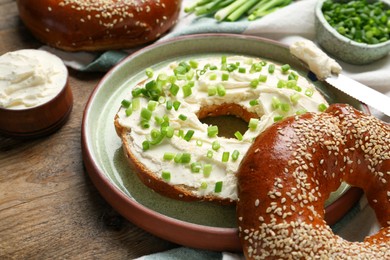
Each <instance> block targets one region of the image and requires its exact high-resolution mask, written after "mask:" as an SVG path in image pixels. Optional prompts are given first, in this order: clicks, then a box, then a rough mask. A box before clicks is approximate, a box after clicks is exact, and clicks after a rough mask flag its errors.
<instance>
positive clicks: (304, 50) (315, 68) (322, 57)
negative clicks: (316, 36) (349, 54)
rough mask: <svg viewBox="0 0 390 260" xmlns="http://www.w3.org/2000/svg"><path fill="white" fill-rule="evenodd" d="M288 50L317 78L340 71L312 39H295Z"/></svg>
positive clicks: (336, 64) (339, 67)
mask: <svg viewBox="0 0 390 260" xmlns="http://www.w3.org/2000/svg"><path fill="white" fill-rule="evenodd" d="M290 52H291V54H293V55H294V56H296V57H297V58H299V59H301V60H302V61H304V62H306V64H307V65H308V66H309V68H310V70H311V71H312V72H313V73H314V74H316V76H317V78H319V79H325V78H327V77H329V76H330V75H332V74H336V75H337V74H339V73H340V72H341V66H340V65H339V64H338V63H337V62H336V61H335V60H334V59H332V58H330V57H329V56H328V55H326V53H325V52H323V51H322V50H321V49H320V48H318V47H317V46H316V45H315V44H314V43H313V42H312V41H309V40H301V41H297V42H295V43H293V44H292V45H291V46H290Z"/></svg>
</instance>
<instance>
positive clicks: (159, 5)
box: [16, 0, 181, 51]
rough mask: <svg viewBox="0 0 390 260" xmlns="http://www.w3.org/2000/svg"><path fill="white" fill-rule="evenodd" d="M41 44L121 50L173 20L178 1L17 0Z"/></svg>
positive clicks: (157, 34) (155, 33)
mask: <svg viewBox="0 0 390 260" xmlns="http://www.w3.org/2000/svg"><path fill="white" fill-rule="evenodd" d="M16 2H17V6H18V9H19V16H20V18H21V19H22V21H23V22H24V24H25V25H26V27H27V28H28V29H29V30H30V31H31V32H32V34H33V35H34V36H35V37H36V38H37V39H39V40H40V41H42V42H43V43H45V44H47V45H50V46H52V47H55V48H58V49H62V50H66V51H82V50H83V51H100V50H109V49H124V48H130V47H134V46H138V45H141V44H144V43H147V42H151V41H153V40H155V39H157V38H159V37H160V36H161V35H162V34H163V33H165V32H166V31H168V30H169V29H170V28H171V27H172V26H173V25H174V24H175V23H176V21H177V18H178V15H179V11H180V5H181V1H180V0H172V1H171V0H96V1H94V0H83V1H81V0H17V1H16Z"/></svg>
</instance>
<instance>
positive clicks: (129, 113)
mask: <svg viewBox="0 0 390 260" xmlns="http://www.w3.org/2000/svg"><path fill="white" fill-rule="evenodd" d="M125 113H126V116H131V114H133V108H132V107H128V108H126V110H125Z"/></svg>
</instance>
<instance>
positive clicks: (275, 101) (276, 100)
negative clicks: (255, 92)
mask: <svg viewBox="0 0 390 260" xmlns="http://www.w3.org/2000/svg"><path fill="white" fill-rule="evenodd" d="M281 103H282V102H281V101H280V100H279V98H277V97H276V96H273V97H272V99H271V104H272V108H273V109H278V108H279V107H280V104H281Z"/></svg>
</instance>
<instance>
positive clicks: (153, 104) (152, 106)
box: [148, 100, 158, 111]
mask: <svg viewBox="0 0 390 260" xmlns="http://www.w3.org/2000/svg"><path fill="white" fill-rule="evenodd" d="M157 104H158V102H157V101H154V100H149V102H148V110H150V111H154V110H155V109H156V106H157Z"/></svg>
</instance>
